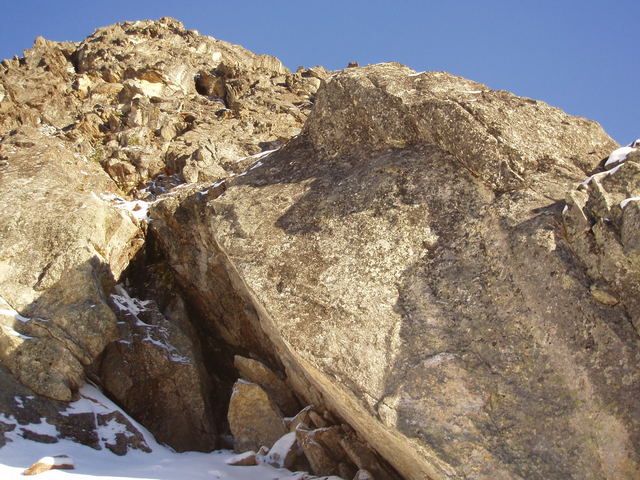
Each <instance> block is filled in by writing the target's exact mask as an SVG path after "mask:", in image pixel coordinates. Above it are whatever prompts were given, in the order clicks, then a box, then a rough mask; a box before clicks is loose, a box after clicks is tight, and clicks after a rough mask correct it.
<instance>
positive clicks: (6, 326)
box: [0, 325, 33, 340]
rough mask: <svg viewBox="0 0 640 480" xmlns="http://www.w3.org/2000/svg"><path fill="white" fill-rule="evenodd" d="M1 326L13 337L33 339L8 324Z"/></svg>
mask: <svg viewBox="0 0 640 480" xmlns="http://www.w3.org/2000/svg"><path fill="white" fill-rule="evenodd" d="M0 327H2V330H4V331H5V333H7V334H8V335H11V336H12V337H18V338H21V339H22V340H31V339H32V338H33V337H29V336H27V335H23V334H21V333H19V332H16V331H15V330H14V329H13V328H11V327H9V326H8V325H0Z"/></svg>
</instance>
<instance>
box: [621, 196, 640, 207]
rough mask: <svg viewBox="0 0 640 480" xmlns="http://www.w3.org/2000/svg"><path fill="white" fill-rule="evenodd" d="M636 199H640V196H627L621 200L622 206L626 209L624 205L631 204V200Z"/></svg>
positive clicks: (634, 200)
mask: <svg viewBox="0 0 640 480" xmlns="http://www.w3.org/2000/svg"><path fill="white" fill-rule="evenodd" d="M636 201H640V197H630V198H625V199H624V200H623V201H621V202H620V208H622V209H623V210H624V207H626V206H627V205H628V204H629V202H636Z"/></svg>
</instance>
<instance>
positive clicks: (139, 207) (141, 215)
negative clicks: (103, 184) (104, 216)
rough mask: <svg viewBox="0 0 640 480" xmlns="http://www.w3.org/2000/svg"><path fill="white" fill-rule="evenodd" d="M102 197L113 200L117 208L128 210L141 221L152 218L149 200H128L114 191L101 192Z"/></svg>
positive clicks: (147, 220)
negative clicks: (150, 216)
mask: <svg viewBox="0 0 640 480" xmlns="http://www.w3.org/2000/svg"><path fill="white" fill-rule="evenodd" d="M100 197H102V199H103V200H107V201H110V202H112V203H113V204H114V206H115V207H116V208H119V209H120V210H126V211H127V212H129V213H130V214H131V215H132V216H133V218H135V219H136V220H138V221H139V222H141V221H145V222H149V221H150V220H151V219H150V218H149V205H150V203H149V202H145V201H143V200H132V201H128V200H125V199H124V198H122V197H119V196H118V195H114V194H113V193H101V194H100Z"/></svg>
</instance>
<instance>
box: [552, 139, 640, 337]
mask: <svg viewBox="0 0 640 480" xmlns="http://www.w3.org/2000/svg"><path fill="white" fill-rule="evenodd" d="M607 163H608V162H607ZM566 203H567V208H566V209H565V210H564V211H563V217H562V218H563V225H564V228H565V235H566V241H567V242H568V243H569V245H570V246H571V250H572V251H573V253H574V254H575V255H576V256H577V257H578V258H579V259H580V261H581V262H582V263H583V265H584V266H585V268H586V271H587V274H588V275H589V278H590V279H591V280H592V281H593V282H594V283H593V284H592V285H591V286H590V291H591V294H592V295H593V297H594V298H595V299H596V300H597V301H598V302H600V303H602V304H604V305H608V306H611V307H615V306H616V305H618V304H620V305H621V307H623V308H624V310H625V311H626V312H627V314H628V316H629V318H630V320H631V322H632V323H633V325H634V326H635V328H636V330H637V331H638V332H639V334H640V234H639V233H638V232H640V152H637V151H631V152H629V154H628V155H627V156H626V157H624V161H622V162H616V163H614V164H612V165H611V166H610V169H609V170H604V171H602V172H599V173H595V174H594V175H592V176H591V177H589V178H588V179H586V180H585V181H584V182H582V183H581V184H580V185H578V186H577V188H576V189H575V190H572V191H570V192H568V193H567V196H566Z"/></svg>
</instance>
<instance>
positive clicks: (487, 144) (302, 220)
mask: <svg viewBox="0 0 640 480" xmlns="http://www.w3.org/2000/svg"><path fill="white" fill-rule="evenodd" d="M484 90H489V91H484ZM478 91H480V93H476V92H478ZM472 100H473V101H472ZM613 148H615V142H613V141H612V140H611V139H610V138H609V137H608V136H607V135H606V134H605V133H604V132H603V131H602V129H601V128H600V127H599V126H598V125H597V124H595V123H594V122H589V121H588V120H585V119H581V118H576V117H571V116H568V115H566V114H564V113H563V112H561V111H560V110H557V109H554V108H552V107H549V106H548V105H545V104H544V103H542V102H538V101H534V100H530V99H525V98H520V97H516V96H514V95H511V94H508V93H507V92H497V91H492V90H490V89H488V88H487V87H486V86H484V85H480V84H477V83H475V82H472V81H469V80H466V79H461V78H459V77H455V76H452V75H448V74H444V73H438V72H430V73H425V74H420V75H415V72H413V71H411V70H410V69H407V68H405V67H401V66H398V65H393V64H391V65H389V64H386V65H376V66H370V67H363V68H356V69H348V70H347V71H344V72H340V73H338V74H336V75H335V76H333V78H331V79H330V80H329V81H328V82H327V84H326V85H325V86H324V87H321V89H320V90H319V92H318V94H317V101H316V104H315V106H314V110H313V113H312V114H311V116H310V117H309V120H308V121H307V123H306V125H305V129H304V131H303V134H302V135H301V136H300V137H298V138H297V139H295V140H293V141H292V142H289V143H288V144H287V145H286V146H285V147H284V148H282V149H281V150H280V151H278V152H276V153H273V154H271V155H269V156H267V157H266V158H264V159H261V161H262V165H261V166H260V167H259V168H254V169H253V170H250V171H248V172H247V174H246V175H243V176H241V177H237V178H234V179H232V180H229V181H228V182H227V188H226V190H225V192H224V194H223V195H221V196H218V197H217V198H212V199H210V200H208V202H207V203H205V202H204V201H201V202H198V200H197V198H195V197H196V196H194V198H191V197H188V198H186V199H185V200H184V201H182V202H181V208H182V210H181V212H182V214H183V215H185V216H189V220H185V222H184V223H183V224H177V222H175V221H174V220H173V219H172V218H171V214H170V212H172V211H176V210H177V206H175V205H172V204H171V203H168V204H167V205H166V206H160V205H158V206H157V207H156V208H157V209H156V210H152V213H151V215H152V216H153V218H154V223H155V226H154V227H153V228H155V229H156V231H157V233H158V238H160V239H161V240H160V243H161V244H162V247H163V249H164V251H165V252H167V256H168V258H169V261H170V263H171V264H172V265H173V266H174V268H175V269H176V270H177V271H182V272H184V273H183V274H181V278H180V281H181V282H184V284H183V285H184V288H185V289H189V291H191V292H196V291H197V292H199V295H200V301H201V302H202V305H206V309H207V310H208V311H209V312H211V313H212V315H211V316H210V317H209V318H211V321H212V322H215V324H216V325H217V328H219V329H220V331H221V332H225V333H224V335H223V336H224V338H229V339H230V340H231V341H230V343H232V344H238V345H239V346H240V348H245V349H248V350H253V346H249V345H253V344H254V342H255V339H257V338H259V337H260V335H261V332H262V333H263V334H264V335H265V336H266V337H268V342H270V343H271V345H272V348H273V351H275V352H277V356H278V357H279V360H280V362H281V363H282V364H283V365H284V367H285V371H286V375H287V380H288V382H290V384H291V385H293V386H294V388H295V389H296V392H297V393H298V394H300V395H303V396H306V397H307V398H306V401H307V402H308V403H317V404H322V405H325V406H327V407H328V408H329V409H330V410H333V411H335V412H336V413H337V415H338V416H339V417H340V418H341V419H344V422H345V423H348V424H350V425H351V426H353V428H354V429H355V430H356V431H357V432H358V434H359V435H360V436H361V437H362V438H363V439H365V440H366V442H367V443H369V444H370V445H371V447H372V448H373V449H374V450H375V451H376V452H378V453H380V454H381V455H382V457H384V458H385V459H387V460H388V461H389V462H391V463H392V465H393V466H394V467H395V468H396V469H398V471H399V472H400V473H401V474H402V475H403V476H404V477H406V478H410V479H423V478H441V479H455V478H458V477H461V476H463V475H466V476H473V477H474V478H478V479H479V480H480V479H493V478H504V479H517V478H521V477H532V476H539V477H541V478H545V479H556V480H560V479H564V478H567V477H568V476H571V475H573V476H576V475H578V476H580V477H581V478H585V479H589V480H596V479H604V478H606V475H609V476H611V475H614V476H617V477H619V478H624V479H628V480H631V479H633V478H634V477H637V475H638V472H639V468H640V463H639V462H640V452H639V451H638V447H637V445H638V444H639V443H638V442H636V441H634V440H633V439H634V438H636V437H637V432H638V431H640V424H639V423H638V422H639V420H638V417H637V415H636V414H635V412H636V411H637V410H638V408H639V404H638V402H640V400H639V398H640V397H639V396H638V395H636V393H637V390H638V388H639V385H640V372H638V371H637V369H636V368H635V365H636V364H637V356H638V343H637V332H636V331H635V329H634V328H633V327H632V325H631V324H630V323H629V322H628V320H627V318H628V317H627V314H626V313H625V312H624V311H623V310H622V309H621V308H619V307H613V308H612V307H609V306H605V305H602V304H600V303H598V302H596V301H595V299H594V298H593V296H592V295H591V293H590V291H589V285H590V284H591V283H593V282H592V281H586V280H585V277H584V272H583V267H582V265H581V263H580V262H577V261H576V259H575V257H574V256H573V255H571V254H570V252H569V250H568V247H567V246H566V244H564V243H563V242H564V238H563V230H562V228H560V223H561V222H560V214H561V212H560V210H562V202H561V199H562V198H564V196H565V192H567V191H568V190H570V189H571V188H572V187H573V185H576V184H579V183H580V182H582V181H583V180H584V178H585V176H586V172H587V171H590V170H591V169H593V168H595V167H596V165H597V164H598V162H599V161H600V159H602V158H604V157H605V156H606V155H607V154H608V152H609V151H611V150H612V149H613ZM631 161H632V159H630V160H628V161H627V163H628V164H629V162H631ZM626 168H627V169H628V168H630V165H629V166H627V167H626ZM623 170H624V169H623V168H621V169H620V170H619V172H620V173H622V172H623ZM625 198H626V197H625ZM621 200H622V199H621ZM595 201H596V199H595V198H594V202H595ZM594 205H595V203H594ZM183 218H184V217H183ZM581 228H582V227H581ZM589 228H591V227H589ZM605 231H606V229H603V228H602V227H598V228H596V229H595V232H598V234H600V233H601V232H605ZM594 235H595V233H594ZM603 238H606V237H603ZM178 239H183V240H186V239H189V240H187V241H188V242H189V244H190V245H192V246H193V248H192V249H190V251H188V252H184V251H182V252H181V251H178V249H177V248H175V247H173V246H172V245H173V244H177V242H178V241H179V240H178ZM204 239H206V242H205V240H204ZM616 248H618V247H616ZM183 250H184V249H183ZM196 265H197V266H198V267H197V269H196V268H195V266H196ZM188 270H191V271H193V270H197V272H196V274H195V275H190V276H189V278H188V279H186V280H185V277H186V276H187V275H186V272H187V271H188ZM212 285H224V286H231V288H232V289H233V290H234V292H235V294H234V295H235V297H234V298H236V300H237V302H235V303H234V305H235V306H238V308H234V309H227V311H229V312H233V314H231V315H227V314H225V310H224V309H222V308H220V305H221V302H220V298H219V295H218V294H214V293H211V290H212ZM636 297H637V296H636ZM240 306H242V307H241V308H240ZM213 312H215V315H213ZM239 332H251V333H250V334H245V335H244V338H246V339H247V340H246V341H245V340H244V339H243V335H241V334H239ZM259 343H260V344H261V345H265V343H264V342H262V341H261V342H259ZM258 348H264V347H258ZM596 352H597V353H596ZM268 355H269V354H268V353H266V352H261V353H260V354H259V357H260V358H267V357H268ZM534 379H535V380H534ZM614 379H618V380H614ZM619 379H625V380H624V381H620V380H619ZM596 412H597V414H596ZM594 418H596V419H598V420H595V421H594V420H593V419H594ZM594 438H595V439H597V440H596V441H592V440H587V439H594ZM613 444H615V445H617V447H616V448H615V451H616V452H618V453H619V455H613V454H612V453H611V452H612V449H611V448H609V447H605V445H613ZM532 446H535V447H532ZM534 451H535V454H534ZM576 452H580V453H579V454H577V453H576ZM576 455H577V457H576ZM603 465H606V467H605V466H603ZM604 471H606V472H609V473H607V474H604V473H602V472H604ZM610 472H615V473H610ZM373 473H374V475H376V476H377V474H376V473H375V472H373Z"/></svg>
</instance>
